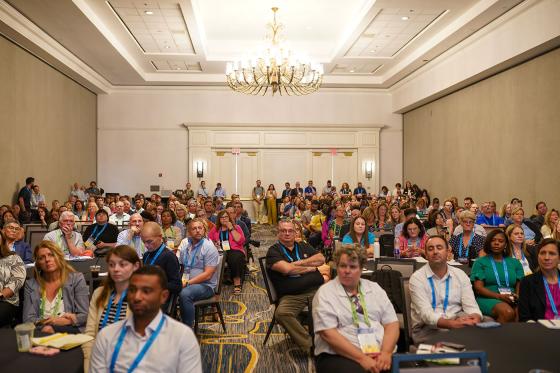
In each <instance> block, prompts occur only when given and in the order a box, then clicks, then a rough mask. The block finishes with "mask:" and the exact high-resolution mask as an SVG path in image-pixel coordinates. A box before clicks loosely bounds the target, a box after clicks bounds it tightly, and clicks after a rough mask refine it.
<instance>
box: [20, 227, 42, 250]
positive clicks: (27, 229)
mask: <svg viewBox="0 0 560 373" xmlns="http://www.w3.org/2000/svg"><path fill="white" fill-rule="evenodd" d="M23 229H24V231H25V242H27V243H28V244H29V245H30V246H31V244H30V242H31V232H37V231H45V230H46V229H45V227H43V225H42V224H24V225H23Z"/></svg>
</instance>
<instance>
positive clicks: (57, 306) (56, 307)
mask: <svg viewBox="0 0 560 373" xmlns="http://www.w3.org/2000/svg"><path fill="white" fill-rule="evenodd" d="M45 303H47V292H46V291H45V290H43V295H42V297H41V303H40V304H39V315H40V317H41V319H44V318H45ZM61 303H62V288H59V289H58V293H57V294H56V301H55V303H54V314H52V312H51V316H58V314H59V312H60V304H61Z"/></svg>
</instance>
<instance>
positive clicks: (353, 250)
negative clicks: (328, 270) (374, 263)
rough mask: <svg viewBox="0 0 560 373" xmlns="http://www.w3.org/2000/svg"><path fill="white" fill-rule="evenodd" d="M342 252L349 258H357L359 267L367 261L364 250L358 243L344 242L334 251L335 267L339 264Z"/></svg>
mask: <svg viewBox="0 0 560 373" xmlns="http://www.w3.org/2000/svg"><path fill="white" fill-rule="evenodd" d="M344 254H346V256H348V258H349V259H350V260H357V261H358V263H360V267H362V268H363V267H364V266H365V265H366V262H367V254H366V250H365V249H364V248H362V247H361V246H360V245H358V244H355V245H347V244H344V245H342V246H340V247H339V248H338V249H336V251H335V252H334V256H333V260H334V263H335V264H336V266H337V267H338V265H339V264H340V258H342V255H344Z"/></svg>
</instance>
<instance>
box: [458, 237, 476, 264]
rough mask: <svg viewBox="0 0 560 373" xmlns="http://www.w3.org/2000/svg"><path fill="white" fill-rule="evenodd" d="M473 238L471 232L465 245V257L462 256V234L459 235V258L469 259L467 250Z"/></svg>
mask: <svg viewBox="0 0 560 373" xmlns="http://www.w3.org/2000/svg"><path fill="white" fill-rule="evenodd" d="M473 238H474V232H471V237H470V238H469V243H467V248H466V250H465V256H463V247H464V246H463V233H461V235H460V237H459V245H460V246H459V258H468V257H469V249H470V247H471V244H472V241H473Z"/></svg>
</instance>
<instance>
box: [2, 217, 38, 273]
mask: <svg viewBox="0 0 560 373" xmlns="http://www.w3.org/2000/svg"><path fill="white" fill-rule="evenodd" d="M22 232H23V228H22V227H21V226H20V225H19V223H18V222H17V220H13V219H8V220H6V221H5V222H4V227H3V228H2V233H4V239H5V242H4V243H5V244H6V246H7V247H8V249H10V251H13V252H15V253H16V254H17V255H19V256H20V257H21V259H22V260H23V262H24V263H25V264H29V263H33V252H32V251H31V247H30V246H29V244H28V243H27V242H25V241H24V240H23V239H22V237H21V236H22V235H21V233H22Z"/></svg>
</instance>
